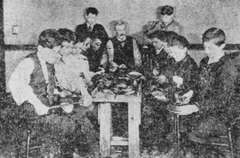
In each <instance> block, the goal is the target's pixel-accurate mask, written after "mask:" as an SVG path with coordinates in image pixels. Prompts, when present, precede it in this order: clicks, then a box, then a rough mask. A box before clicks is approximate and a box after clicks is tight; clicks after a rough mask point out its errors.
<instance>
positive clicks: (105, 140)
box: [93, 89, 141, 158]
mask: <svg viewBox="0 0 240 158" xmlns="http://www.w3.org/2000/svg"><path fill="white" fill-rule="evenodd" d="M140 91H141V90H140V89H139V92H138V93H137V94H133V95H128V96H127V95H104V96H97V97H93V102H97V103H100V104H99V107H98V120H99V123H100V152H101V154H102V156H103V157H107V156H110V149H111V146H113V145H128V147H129V148H128V150H129V158H139V157H140V156H139V125H140V123H141V93H140ZM111 103H127V104H128V135H129V136H128V139H125V141H124V140H115V139H114V138H113V137H112V136H111V128H112V126H111V125H112V124H111V122H112V121H111V115H112V110H111ZM126 140H127V141H126Z"/></svg>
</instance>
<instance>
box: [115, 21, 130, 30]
mask: <svg viewBox="0 0 240 158" xmlns="http://www.w3.org/2000/svg"><path fill="white" fill-rule="evenodd" d="M119 25H125V27H127V23H126V22H125V21H123V20H118V21H116V22H115V23H114V24H113V26H114V30H116V26H119Z"/></svg>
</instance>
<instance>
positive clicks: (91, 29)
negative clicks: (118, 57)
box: [75, 7, 108, 46]
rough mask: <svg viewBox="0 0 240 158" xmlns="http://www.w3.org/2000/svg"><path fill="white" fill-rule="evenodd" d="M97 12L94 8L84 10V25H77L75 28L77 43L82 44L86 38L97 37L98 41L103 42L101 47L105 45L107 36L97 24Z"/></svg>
mask: <svg viewBox="0 0 240 158" xmlns="http://www.w3.org/2000/svg"><path fill="white" fill-rule="evenodd" d="M97 16H98V10H97V9H96V8H94V7H89V8H87V9H86V13H85V19H86V23H84V24H81V25H78V26H77V27H76V31H75V34H76V37H77V41H80V42H82V41H83V40H84V39H86V38H91V39H92V38H93V37H94V36H96V35H98V36H99V37H100V40H101V41H102V42H103V46H105V45H106V43H107V40H108V34H107V32H106V30H105V29H104V27H103V26H102V25H101V24H97V23H96V20H97Z"/></svg>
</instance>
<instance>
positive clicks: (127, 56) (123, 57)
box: [111, 36, 134, 68]
mask: <svg viewBox="0 0 240 158" xmlns="http://www.w3.org/2000/svg"><path fill="white" fill-rule="evenodd" d="M111 41H112V43H113V48H114V58H113V61H114V62H115V63H116V64H118V65H121V64H125V65H126V66H127V67H128V68H133V67H134V55H133V38H132V37H130V36H127V38H126V40H125V41H119V40H118V39H117V37H116V36H115V37H113V38H112V39H111ZM123 42H124V46H122V43H123Z"/></svg>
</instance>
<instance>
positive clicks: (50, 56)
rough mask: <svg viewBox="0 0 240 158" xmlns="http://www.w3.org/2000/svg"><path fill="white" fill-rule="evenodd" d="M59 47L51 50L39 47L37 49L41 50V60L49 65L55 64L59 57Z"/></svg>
mask: <svg viewBox="0 0 240 158" xmlns="http://www.w3.org/2000/svg"><path fill="white" fill-rule="evenodd" d="M60 48H61V46H55V47H53V48H52V49H50V48H47V47H46V48H43V47H42V46H39V49H41V56H42V58H43V59H44V60H45V61H47V62H48V63H50V64H55V63H57V62H58V61H59V60H60V58H61V56H60V54H59V50H60Z"/></svg>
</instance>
